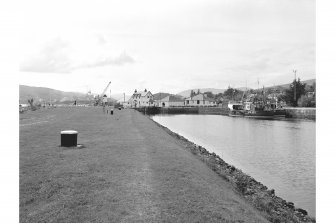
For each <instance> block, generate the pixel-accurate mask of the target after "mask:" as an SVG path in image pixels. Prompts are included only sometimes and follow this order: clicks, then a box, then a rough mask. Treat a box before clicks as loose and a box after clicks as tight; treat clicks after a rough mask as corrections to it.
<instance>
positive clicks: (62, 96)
mask: <svg viewBox="0 0 335 223" xmlns="http://www.w3.org/2000/svg"><path fill="white" fill-rule="evenodd" d="M19 91H20V92H19V103H20V104H26V103H27V101H28V99H30V98H33V99H34V101H35V102H40V103H43V102H46V103H49V102H51V103H55V104H58V103H64V104H68V103H73V102H74V101H75V100H77V102H78V103H89V102H90V100H93V96H92V95H87V94H84V93H79V92H64V91H60V90H55V89H51V88H46V87H32V86H26V85H20V86H19ZM112 100H115V99H113V98H112Z"/></svg>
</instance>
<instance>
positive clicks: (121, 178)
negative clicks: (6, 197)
mask: <svg viewBox="0 0 335 223" xmlns="http://www.w3.org/2000/svg"><path fill="white" fill-rule="evenodd" d="M66 129H74V130H77V131H78V132H79V136H78V143H79V144H82V145H83V148H81V149H78V148H63V147H60V146H59V145H60V135H59V133H60V131H61V130H66ZM187 146H188V145H187V144H185V141H183V140H180V139H179V138H176V137H171V135H169V134H166V129H163V128H160V127H158V126H157V125H156V124H155V123H154V122H152V121H151V120H150V119H148V118H147V117H146V116H144V115H142V114H140V113H139V112H137V111H134V110H130V109H129V110H127V109H126V110H121V111H119V110H114V115H110V114H109V115H107V114H103V113H102V109H101V108H85V107H83V108H73V107H72V108H55V109H48V110H37V111H34V112H32V111H31V112H30V111H29V112H26V113H23V114H21V115H20V222H268V220H267V219H266V218H265V217H264V216H267V215H266V213H264V212H261V211H259V210H257V209H256V208H254V207H253V206H252V205H250V204H249V203H248V202H246V200H245V199H244V198H243V197H241V196H240V194H239V193H238V192H237V191H235V190H234V186H233V185H232V184H231V183H230V182H228V181H227V180H225V179H223V178H222V177H220V176H219V175H218V174H216V173H215V172H214V171H212V170H211V169H210V168H208V166H207V165H206V164H205V163H204V162H202V161H201V160H200V159H198V157H197V156H194V155H193V154H192V153H190V152H189V151H188V150H186V149H185V148H188V147H187Z"/></svg>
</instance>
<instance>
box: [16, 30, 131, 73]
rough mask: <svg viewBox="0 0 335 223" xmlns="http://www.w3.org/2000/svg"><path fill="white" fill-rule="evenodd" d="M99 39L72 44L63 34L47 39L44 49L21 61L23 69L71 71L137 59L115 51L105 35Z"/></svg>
mask: <svg viewBox="0 0 335 223" xmlns="http://www.w3.org/2000/svg"><path fill="white" fill-rule="evenodd" d="M97 38H98V43H97V44H93V45H90V43H89V42H88V43H85V42H84V43H82V44H81V45H76V44H71V43H70V42H68V41H65V40H63V39H61V38H56V39H53V40H51V41H49V42H48V43H46V44H45V45H44V46H43V47H42V49H40V50H39V51H37V52H35V53H33V54H32V55H30V56H28V57H26V58H25V59H24V60H23V61H22V62H21V63H20V71H22V72H37V73H71V72H72V71H74V70H78V69H83V68H94V67H101V66H122V65H125V64H132V63H135V59H134V58H133V57H131V56H130V55H128V54H127V53H126V52H125V51H124V52H123V53H121V54H119V55H117V54H116V55H115V54H112V53H111V52H112V50H110V48H108V46H106V45H108V42H107V41H106V40H105V39H104V38H103V36H97Z"/></svg>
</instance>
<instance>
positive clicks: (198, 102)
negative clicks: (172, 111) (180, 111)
mask: <svg viewBox="0 0 335 223" xmlns="http://www.w3.org/2000/svg"><path fill="white" fill-rule="evenodd" d="M185 106H191V107H195V106H216V102H215V101H214V99H211V98H208V97H207V96H206V94H198V95H195V96H193V97H188V98H185Z"/></svg>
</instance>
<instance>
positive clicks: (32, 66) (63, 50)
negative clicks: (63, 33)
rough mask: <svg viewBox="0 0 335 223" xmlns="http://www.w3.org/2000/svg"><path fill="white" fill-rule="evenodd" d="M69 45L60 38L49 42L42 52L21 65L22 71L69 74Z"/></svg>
mask: <svg viewBox="0 0 335 223" xmlns="http://www.w3.org/2000/svg"><path fill="white" fill-rule="evenodd" d="M68 47H69V44H68V43H67V42H65V41H63V40H62V39H60V38H56V39H54V40H52V41H51V42H49V43H48V44H47V45H46V46H45V47H44V48H43V49H42V50H41V51H40V52H38V53H37V54H34V55H31V56H30V57H29V58H28V59H26V60H24V61H23V62H21V64H20V71H26V72H38V73H68V72H69V71H70V70H71V64H72V62H71V59H70V58H69V57H68V56H67V50H68Z"/></svg>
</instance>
